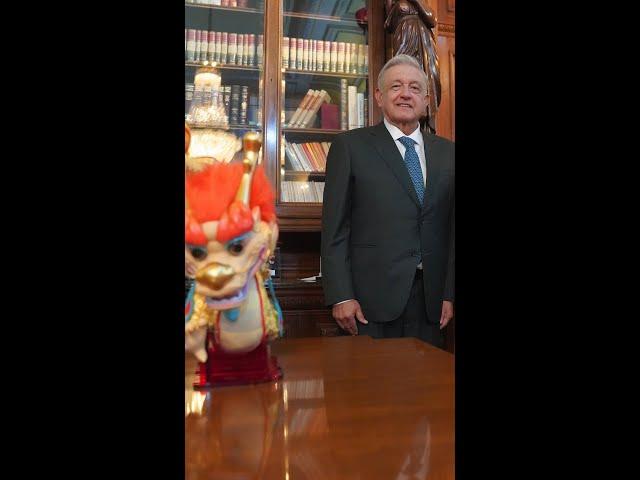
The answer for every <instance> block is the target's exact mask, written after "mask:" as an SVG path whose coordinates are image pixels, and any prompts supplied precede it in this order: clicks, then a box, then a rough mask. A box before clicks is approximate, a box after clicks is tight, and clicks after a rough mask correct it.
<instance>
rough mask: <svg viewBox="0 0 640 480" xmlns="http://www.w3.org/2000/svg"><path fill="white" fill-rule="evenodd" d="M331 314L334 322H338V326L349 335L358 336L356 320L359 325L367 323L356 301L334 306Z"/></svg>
mask: <svg viewBox="0 0 640 480" xmlns="http://www.w3.org/2000/svg"><path fill="white" fill-rule="evenodd" d="M331 313H332V315H333V318H335V320H336V322H338V325H340V326H341V327H342V328H343V329H344V330H346V331H347V332H349V333H350V334H351V335H357V334H358V326H357V324H356V318H357V319H358V321H359V322H360V323H369V322H368V321H367V319H366V318H364V314H363V313H362V309H361V308H360V304H359V303H358V301H357V300H347V301H346V302H344V303H340V304H338V305H334V306H333V309H332V312H331Z"/></svg>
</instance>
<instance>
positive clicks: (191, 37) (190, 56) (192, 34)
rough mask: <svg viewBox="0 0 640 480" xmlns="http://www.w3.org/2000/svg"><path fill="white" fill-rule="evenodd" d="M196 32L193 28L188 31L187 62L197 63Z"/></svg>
mask: <svg viewBox="0 0 640 480" xmlns="http://www.w3.org/2000/svg"><path fill="white" fill-rule="evenodd" d="M195 52H196V31H195V30H194V29H193V28H190V29H189V30H187V61H188V62H195V61H196V59H195Z"/></svg>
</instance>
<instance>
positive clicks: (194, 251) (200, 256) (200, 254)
mask: <svg viewBox="0 0 640 480" xmlns="http://www.w3.org/2000/svg"><path fill="white" fill-rule="evenodd" d="M191 255H193V258H195V259H196V260H204V259H205V258H207V249H206V248H204V247H191Z"/></svg>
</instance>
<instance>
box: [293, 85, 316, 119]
mask: <svg viewBox="0 0 640 480" xmlns="http://www.w3.org/2000/svg"><path fill="white" fill-rule="evenodd" d="M318 95H320V91H319V90H312V91H311V95H309V98H308V99H307V101H306V102H305V103H304V105H302V108H301V111H300V115H299V116H298V117H297V119H296V120H295V122H294V123H293V124H292V126H293V127H295V128H302V127H303V125H304V120H305V118H306V117H307V113H308V112H309V108H310V107H311V105H313V103H314V102H315V101H316V98H317V97H318Z"/></svg>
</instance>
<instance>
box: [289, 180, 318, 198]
mask: <svg viewBox="0 0 640 480" xmlns="http://www.w3.org/2000/svg"><path fill="white" fill-rule="evenodd" d="M281 185H282V189H281V193H282V195H281V196H282V201H283V202H302V203H322V195H323V193H324V182H294V181H286V180H285V181H283V182H282V184H281Z"/></svg>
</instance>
